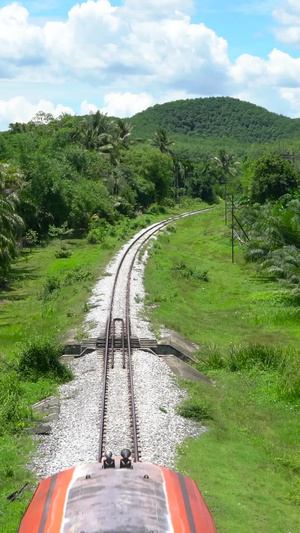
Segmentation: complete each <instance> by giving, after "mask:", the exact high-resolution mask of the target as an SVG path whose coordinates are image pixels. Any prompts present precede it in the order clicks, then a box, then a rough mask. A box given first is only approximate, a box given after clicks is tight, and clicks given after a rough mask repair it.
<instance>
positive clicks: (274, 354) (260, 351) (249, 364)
mask: <svg viewBox="0 0 300 533" xmlns="http://www.w3.org/2000/svg"><path fill="white" fill-rule="evenodd" d="M281 360H282V352H281V350H280V349H279V348H277V347H274V346H271V345H268V344H248V346H242V345H240V346H232V347H231V349H230V352H229V356H228V368H229V370H231V372H235V371H237V370H243V369H250V368H253V367H255V366H256V367H259V368H260V369H261V370H271V369H273V370H276V369H278V367H279V364H280V362H281Z"/></svg>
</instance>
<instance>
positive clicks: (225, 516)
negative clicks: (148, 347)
mask: <svg viewBox="0 0 300 533" xmlns="http://www.w3.org/2000/svg"><path fill="white" fill-rule="evenodd" d="M183 263H184V265H186V266H185V267H184V268H183V269H181V270H182V271H183V272H184V273H186V272H188V275H180V272H178V268H176V265H178V264H179V265H182V264H183ZM194 272H195V275H193V273H194ZM199 272H200V273H201V272H202V273H203V272H205V273H206V276H207V278H208V281H207V280H206V279H204V278H203V276H202V279H201V276H199ZM206 276H205V277H206ZM145 284H146V291H147V293H148V297H147V303H148V304H149V314H150V316H151V321H152V324H153V325H154V328H155V329H156V330H159V328H160V327H161V325H164V326H166V327H168V328H170V329H174V330H176V331H179V332H180V333H181V334H182V335H183V336H185V337H187V338H189V339H190V340H192V341H194V342H196V343H198V345H199V347H200V349H199V351H198V353H197V354H196V355H197V357H198V361H199V362H198V363H197V364H196V367H197V368H199V369H200V370H202V371H204V372H205V373H207V374H208V375H209V376H210V377H212V379H213V380H214V382H215V386H209V385H207V384H204V383H194V382H184V383H183V386H185V387H186V388H187V389H188V392H189V397H188V399H187V400H186V401H185V402H184V403H183V404H182V405H181V406H180V407H179V412H180V414H182V415H183V416H186V417H189V418H192V419H194V420H196V421H201V422H202V423H203V424H204V425H205V426H207V427H208V429H209V431H207V432H206V433H204V435H202V436H201V437H200V438H199V439H196V440H189V441H188V442H187V443H185V445H184V446H182V447H181V448H180V450H179V455H178V461H177V467H178V469H179V470H180V471H181V472H183V473H186V474H188V475H190V476H191V477H192V478H194V479H195V480H196V482H197V484H198V486H199V488H200V490H201V492H202V494H203V496H204V497H205V499H206V501H207V504H208V506H209V508H210V510H211V512H212V514H213V516H214V519H215V522H216V526H217V530H218V532H221V533H222V532H223V533H231V532H233V531H238V532H239V533H246V532H247V533H248V531H260V530H261V531H264V532H268V533H274V532H278V533H279V532H280V533H281V532H287V533H288V532H291V533H294V532H296V531H299V530H300V513H299V505H300V483H299V474H300V419H299V410H300V388H299V384H300V371H299V368H300V365H299V351H298V344H299V335H300V332H299V308H297V307H296V306H295V305H294V304H293V303H292V302H290V301H289V300H288V299H286V298H285V297H283V296H282V295H281V294H280V293H279V292H278V285H276V284H274V283H270V282H268V281H266V280H264V279H261V278H259V276H258V275H257V274H256V272H255V270H254V267H253V266H252V265H245V264H244V261H243V256H242V250H241V249H240V248H237V249H236V264H234V265H232V264H231V249H230V230H229V229H227V228H225V227H224V224H223V213H221V210H215V211H214V212H211V213H205V214H202V215H201V216H194V217H190V218H186V219H184V220H182V221H180V222H178V223H177V231H176V232H173V233H172V235H171V237H170V238H169V239H168V240H165V241H164V242H163V241H158V243H157V245H156V247H154V248H153V250H152V252H151V257H150V261H149V263H148V266H147V269H146V277H145Z"/></svg>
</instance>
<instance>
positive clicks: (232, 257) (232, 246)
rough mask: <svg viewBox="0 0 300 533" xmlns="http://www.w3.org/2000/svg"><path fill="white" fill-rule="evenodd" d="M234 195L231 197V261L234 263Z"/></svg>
mask: <svg viewBox="0 0 300 533" xmlns="http://www.w3.org/2000/svg"><path fill="white" fill-rule="evenodd" d="M233 207H234V206H233V195H232V197H231V262H232V263H234V212H233Z"/></svg>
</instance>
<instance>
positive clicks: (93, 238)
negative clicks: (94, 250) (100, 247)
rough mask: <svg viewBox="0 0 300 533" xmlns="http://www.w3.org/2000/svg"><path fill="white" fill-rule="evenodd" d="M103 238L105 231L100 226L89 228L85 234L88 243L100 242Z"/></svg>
mask: <svg viewBox="0 0 300 533" xmlns="http://www.w3.org/2000/svg"><path fill="white" fill-rule="evenodd" d="M104 238H105V233H104V232H103V231H102V229H101V228H98V229H91V230H90V231H89V232H88V234H87V238H86V240H87V242H88V243H89V244H100V243H101V242H103V240H104Z"/></svg>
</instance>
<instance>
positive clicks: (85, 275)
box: [63, 266, 93, 286]
mask: <svg viewBox="0 0 300 533" xmlns="http://www.w3.org/2000/svg"><path fill="white" fill-rule="evenodd" d="M91 279H93V274H92V273H91V271H90V270H88V269H86V268H84V267H80V266H77V267H75V268H73V269H72V270H68V271H67V272H66V274H65V277H64V279H63V285H66V286H68V285H73V283H77V282H79V281H87V280H91Z"/></svg>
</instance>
